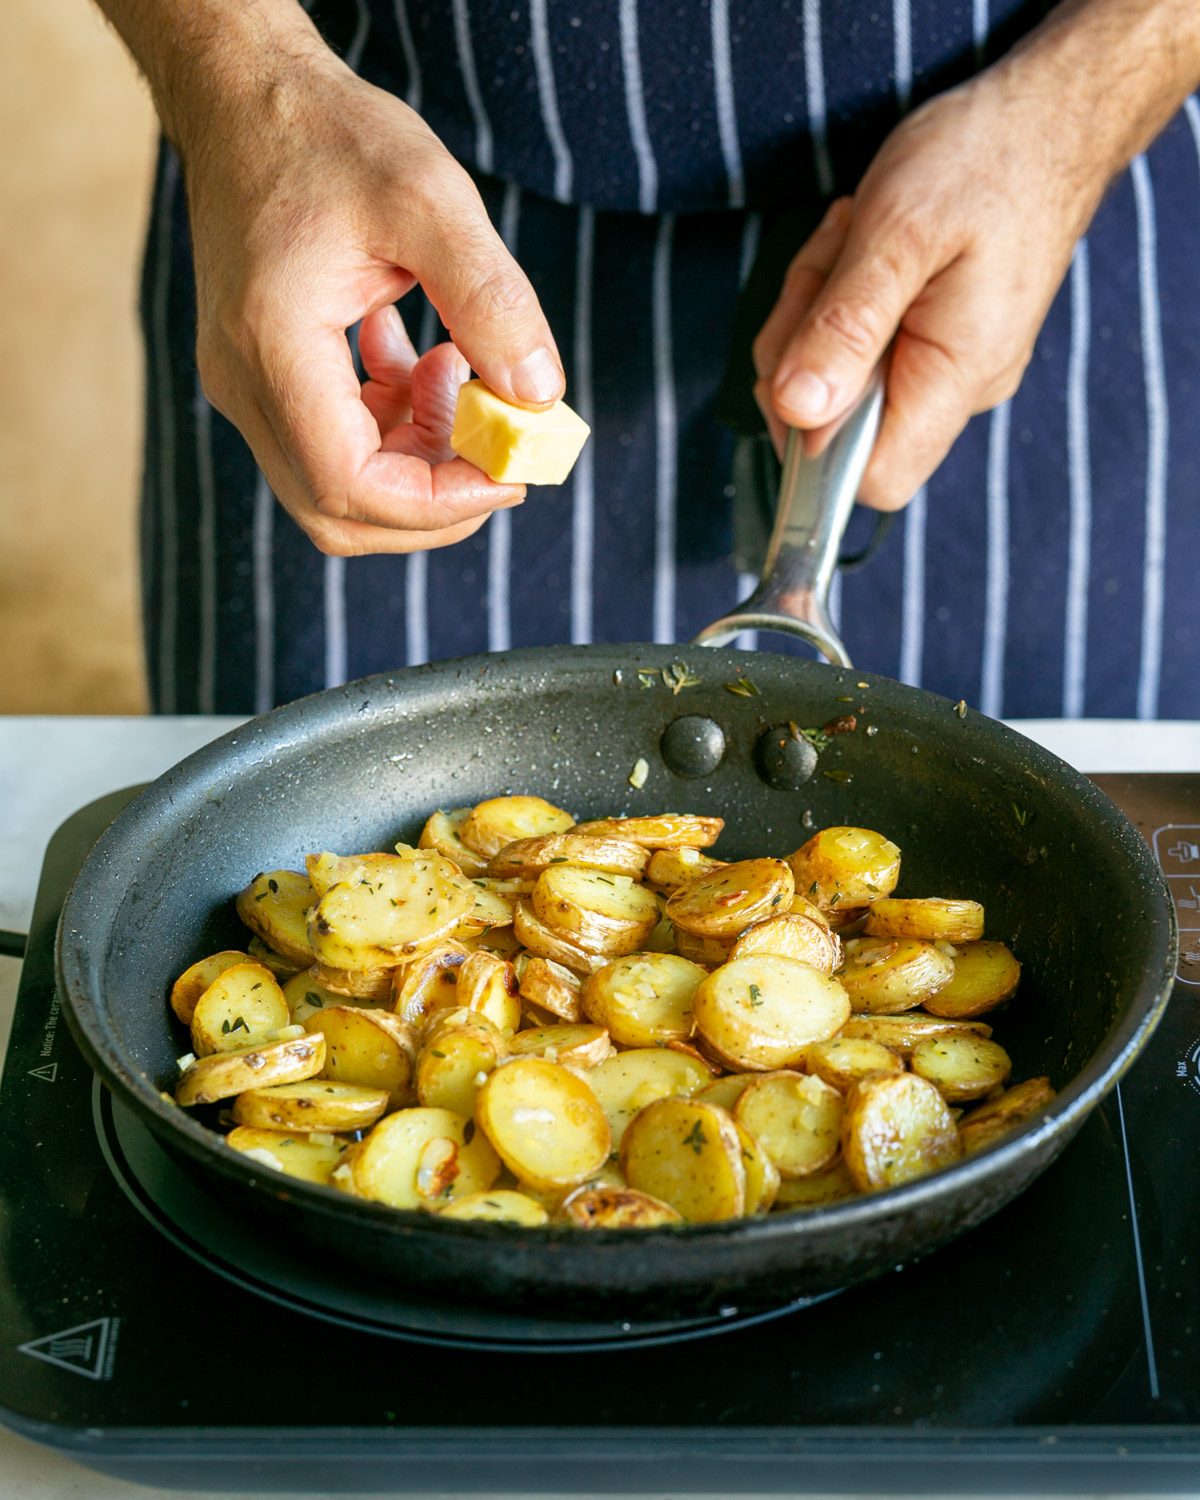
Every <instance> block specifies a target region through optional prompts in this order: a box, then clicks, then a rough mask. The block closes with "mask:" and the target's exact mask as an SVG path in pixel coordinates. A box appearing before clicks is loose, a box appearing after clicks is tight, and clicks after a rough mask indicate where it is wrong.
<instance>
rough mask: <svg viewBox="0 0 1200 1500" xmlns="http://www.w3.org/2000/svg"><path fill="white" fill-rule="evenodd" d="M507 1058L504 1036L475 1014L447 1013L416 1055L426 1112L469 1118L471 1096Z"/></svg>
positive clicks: (419, 1089)
mask: <svg viewBox="0 0 1200 1500" xmlns="http://www.w3.org/2000/svg"><path fill="white" fill-rule="evenodd" d="M507 1056H508V1043H507V1041H506V1040H505V1038H504V1035H503V1033H502V1032H501V1031H500V1029H499V1028H498V1027H496V1026H493V1024H492V1023H491V1021H489V1020H488V1019H487V1017H486V1016H482V1015H480V1014H479V1013H478V1012H477V1011H473V1010H466V1009H459V1010H451V1011H445V1012H443V1013H442V1015H441V1016H438V1017H435V1018H434V1020H433V1021H432V1022H431V1024H430V1026H429V1028H428V1030H427V1031H426V1033H425V1037H424V1039H423V1040H422V1043H421V1048H420V1051H419V1052H418V1054H417V1098H418V1099H419V1100H420V1102H421V1103H422V1104H423V1105H425V1106H426V1107H427V1108H430V1109H449V1110H453V1111H454V1113H455V1114H458V1115H463V1116H465V1117H466V1118H467V1119H471V1118H472V1116H473V1115H474V1113H475V1095H476V1094H477V1093H478V1092H479V1089H480V1087H481V1085H482V1084H483V1081H484V1079H485V1078H486V1077H487V1075H488V1074H489V1073H490V1072H491V1071H492V1069H493V1068H495V1067H496V1066H497V1065H498V1064H499V1063H500V1062H501V1060H502V1059H503V1058H505V1057H507Z"/></svg>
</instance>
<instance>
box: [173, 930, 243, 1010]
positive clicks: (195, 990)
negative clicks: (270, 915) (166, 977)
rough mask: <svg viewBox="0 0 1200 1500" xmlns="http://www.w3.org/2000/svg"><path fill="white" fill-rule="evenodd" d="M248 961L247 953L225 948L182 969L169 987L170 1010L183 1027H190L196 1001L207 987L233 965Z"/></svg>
mask: <svg viewBox="0 0 1200 1500" xmlns="http://www.w3.org/2000/svg"><path fill="white" fill-rule="evenodd" d="M250 961H251V960H250V955H249V954H248V953H239V952H238V951H237V949H236V948H226V949H225V950H224V951H223V952H221V953H210V954H209V956H208V957H207V958H202V959H200V960H199V962H197V963H194V964H192V966H191V967H190V968H187V969H184V971H183V973H182V974H181V975H180V976H179V978H178V979H177V980H176V981H175V983H174V984H173V985H172V986H171V1009H172V1010H173V1011H174V1012H175V1014H176V1016H178V1018H179V1019H180V1020H181V1021H182V1022H183V1024H184V1025H185V1026H190V1025H191V1024H192V1015H193V1014H194V1012H195V1009H196V1001H197V1000H199V998H200V996H201V995H203V993H204V991H205V990H206V989H208V987H209V985H210V984H212V983H213V982H214V980H216V979H217V978H218V976H219V975H221V974H223V973H224V972H225V970H226V969H232V968H233V966H234V965H235V964H246V963H250Z"/></svg>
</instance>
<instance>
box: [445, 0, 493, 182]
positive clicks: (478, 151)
mask: <svg viewBox="0 0 1200 1500" xmlns="http://www.w3.org/2000/svg"><path fill="white" fill-rule="evenodd" d="M453 5H454V44H455V47H456V48H457V49H458V67H459V72H461V74H462V81H463V90H464V92H465V93H466V96H467V104H468V106H469V107H470V110H471V118H472V119H473V120H474V122H475V160H476V162H477V164H478V166H479V169H480V171H482V172H490V171H491V170H492V122H491V121H490V120H489V119H488V115H487V110H486V109H485V108H484V104H483V95H482V94H481V93H480V92H479V75H478V74H477V73H476V71H475V49H474V48H473V46H472V45H471V18H470V16H469V15H468V13H467V0H453Z"/></svg>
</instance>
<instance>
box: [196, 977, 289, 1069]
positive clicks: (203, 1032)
mask: <svg viewBox="0 0 1200 1500" xmlns="http://www.w3.org/2000/svg"><path fill="white" fill-rule="evenodd" d="M291 1020H292V1016H291V1012H290V1011H289V1010H288V1003H287V1001H286V1000H285V999H284V997H283V991H282V990H281V989H280V988H279V983H278V981H277V980H276V978H275V976H274V974H272V973H271V971H270V970H269V969H264V968H263V966H262V964H255V963H244V964H231V965H230V967H229V968H227V969H222V970H221V972H220V973H219V974H218V975H217V977H216V978H215V979H214V980H213V982H212V984H210V985H209V987H208V988H207V989H206V990H205V991H204V993H203V994H202V995H201V996H200V998H199V1000H197V1001H196V1007H195V1009H194V1010H193V1011H192V1025H191V1035H192V1051H193V1052H194V1053H195V1054H196V1056H197V1057H208V1056H210V1055H211V1054H212V1053H214V1052H242V1051H245V1049H246V1048H247V1047H248V1046H252V1045H254V1044H257V1043H258V1042H260V1041H265V1040H268V1039H269V1038H270V1037H271V1033H273V1032H277V1031H279V1030H281V1029H282V1028H283V1027H284V1026H288V1025H290V1024H291Z"/></svg>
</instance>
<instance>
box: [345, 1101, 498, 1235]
mask: <svg viewBox="0 0 1200 1500" xmlns="http://www.w3.org/2000/svg"><path fill="white" fill-rule="evenodd" d="M347 1159H348V1161H349V1164H350V1175H351V1181H352V1183H353V1187H354V1191H355V1192H356V1193H357V1194H358V1196H359V1197H361V1198H373V1199H374V1200H375V1201H376V1202H378V1203H388V1204H390V1205H391V1206H392V1207H393V1208H427V1209H435V1210H436V1209H441V1208H444V1207H446V1206H447V1205H448V1204H450V1203H452V1202H453V1201H454V1200H455V1199H456V1198H459V1197H464V1198H465V1197H467V1196H468V1195H469V1194H472V1193H480V1192H484V1191H486V1190H487V1189H488V1188H490V1187H491V1185H492V1184H493V1183H494V1182H495V1180H496V1178H497V1177H499V1175H500V1159H499V1157H498V1156H497V1155H496V1153H495V1152H494V1151H493V1150H492V1148H491V1145H490V1144H489V1143H488V1140H487V1138H486V1137H485V1136H484V1134H483V1132H482V1131H480V1130H477V1129H476V1128H475V1123H474V1121H472V1120H465V1119H464V1118H463V1117H462V1115H458V1114H455V1113H454V1112H453V1110H449V1109H401V1110H397V1111H396V1113H395V1114H391V1115H385V1116H384V1118H383V1119H382V1120H380V1122H379V1124H378V1125H376V1126H375V1127H374V1128H373V1129H372V1130H371V1133H370V1134H369V1135H368V1136H367V1138H366V1140H364V1141H362V1142H361V1143H360V1144H359V1145H357V1146H354V1147H352V1148H351V1150H350V1151H349V1152H347Z"/></svg>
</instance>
